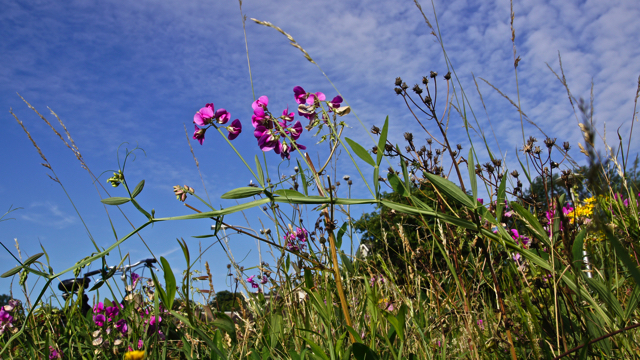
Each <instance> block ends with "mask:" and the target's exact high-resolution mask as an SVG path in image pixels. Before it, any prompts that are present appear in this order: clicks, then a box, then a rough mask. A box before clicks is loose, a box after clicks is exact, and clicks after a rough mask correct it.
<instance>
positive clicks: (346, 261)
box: [340, 251, 354, 274]
mask: <svg viewBox="0 0 640 360" xmlns="http://www.w3.org/2000/svg"><path fill="white" fill-rule="evenodd" d="M340 259H342V265H344V266H345V267H346V268H347V271H348V272H349V273H350V274H353V273H354V270H353V264H352V263H351V259H349V257H348V256H347V255H346V254H345V253H344V252H342V251H341V252H340Z"/></svg>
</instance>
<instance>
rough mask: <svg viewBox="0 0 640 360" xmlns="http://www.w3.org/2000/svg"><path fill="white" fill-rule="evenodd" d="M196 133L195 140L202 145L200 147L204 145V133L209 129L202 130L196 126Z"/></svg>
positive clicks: (194, 133)
mask: <svg viewBox="0 0 640 360" xmlns="http://www.w3.org/2000/svg"><path fill="white" fill-rule="evenodd" d="M194 127H195V131H194V132H193V138H194V139H195V140H198V142H199V143H200V145H202V143H203V142H204V133H205V132H206V131H207V129H200V128H199V127H197V126H195V125H194Z"/></svg>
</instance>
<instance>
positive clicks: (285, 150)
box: [276, 141, 307, 160]
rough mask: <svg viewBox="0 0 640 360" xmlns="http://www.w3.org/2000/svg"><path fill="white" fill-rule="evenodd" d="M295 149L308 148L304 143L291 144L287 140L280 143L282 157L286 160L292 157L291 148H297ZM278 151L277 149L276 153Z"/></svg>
mask: <svg viewBox="0 0 640 360" xmlns="http://www.w3.org/2000/svg"><path fill="white" fill-rule="evenodd" d="M295 149H300V150H306V149H307V147H306V146H304V145H300V144H297V143H295V142H294V143H291V145H289V144H287V142H286V141H283V142H282V143H281V144H280V157H281V158H282V159H283V160H284V159H287V160H289V159H290V158H291V150H295ZM277 153H278V152H277V151H276V154H277Z"/></svg>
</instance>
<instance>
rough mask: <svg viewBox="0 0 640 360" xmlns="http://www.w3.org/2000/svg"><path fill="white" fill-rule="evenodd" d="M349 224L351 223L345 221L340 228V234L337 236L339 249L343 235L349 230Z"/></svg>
mask: <svg viewBox="0 0 640 360" xmlns="http://www.w3.org/2000/svg"><path fill="white" fill-rule="evenodd" d="M347 226H349V223H347V222H345V223H344V224H342V226H340V229H338V235H337V236H336V248H338V249H340V248H341V247H342V237H343V236H344V234H345V233H346V232H347Z"/></svg>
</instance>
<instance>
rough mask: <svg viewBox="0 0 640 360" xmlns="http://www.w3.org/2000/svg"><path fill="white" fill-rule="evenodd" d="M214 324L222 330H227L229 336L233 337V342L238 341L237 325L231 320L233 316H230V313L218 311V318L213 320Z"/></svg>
mask: <svg viewBox="0 0 640 360" xmlns="http://www.w3.org/2000/svg"><path fill="white" fill-rule="evenodd" d="M213 326H215V327H217V328H219V329H221V330H222V331H224V332H226V333H227V334H229V336H230V337H231V340H232V341H233V342H236V341H237V338H236V325H235V324H234V323H233V320H231V318H230V317H229V315H227V314H225V313H223V312H218V313H216V319H215V320H213Z"/></svg>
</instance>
